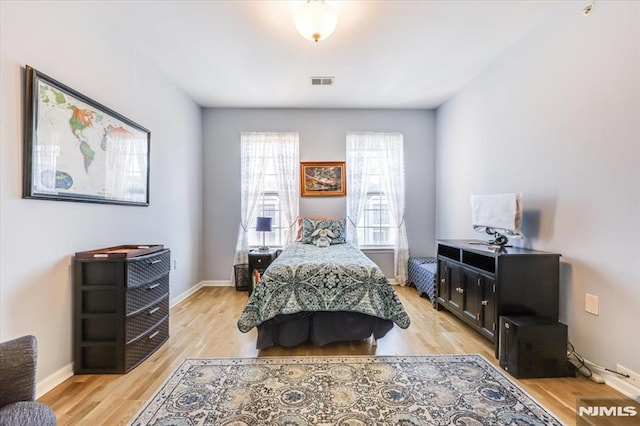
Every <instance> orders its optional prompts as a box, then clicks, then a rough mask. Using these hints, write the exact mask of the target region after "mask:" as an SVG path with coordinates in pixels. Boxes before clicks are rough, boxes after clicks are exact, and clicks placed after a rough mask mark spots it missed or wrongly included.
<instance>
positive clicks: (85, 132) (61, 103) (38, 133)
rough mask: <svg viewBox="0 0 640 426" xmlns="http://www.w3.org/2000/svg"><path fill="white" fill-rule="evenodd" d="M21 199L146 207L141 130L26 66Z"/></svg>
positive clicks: (145, 133) (145, 144)
mask: <svg viewBox="0 0 640 426" xmlns="http://www.w3.org/2000/svg"><path fill="white" fill-rule="evenodd" d="M25 74H26V84H25V86H26V94H25V102H26V113H25V132H24V135H25V140H24V188H23V198H38V199H48V200H59V201H83V202H93V203H107V204H125V205H130V206H148V205H149V144H150V140H151V133H150V132H149V130H147V129H145V128H144V127H142V126H140V125H138V124H136V123H134V122H133V121H131V120H129V119H128V118H126V117H124V116H122V115H120V114H118V113H117V112H115V111H113V110H111V109H109V108H107V107H106V106H104V105H101V104H99V103H98V102H96V101H94V100H92V99H90V98H88V97H87V96H85V95H83V94H81V93H79V92H77V91H75V90H73V89H71V88H70V87H68V86H66V85H64V84H62V83H60V82H58V81H56V80H54V79H53V78H51V77H48V76H47V75H45V74H43V73H41V72H40V71H37V70H35V69H33V68H31V67H30V66H28V65H27V66H26V68H25Z"/></svg>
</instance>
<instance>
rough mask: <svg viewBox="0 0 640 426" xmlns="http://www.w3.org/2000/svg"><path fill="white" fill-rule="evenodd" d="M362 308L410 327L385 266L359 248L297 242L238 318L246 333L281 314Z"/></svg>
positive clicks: (264, 278) (263, 280)
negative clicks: (374, 260) (381, 268)
mask: <svg viewBox="0 0 640 426" xmlns="http://www.w3.org/2000/svg"><path fill="white" fill-rule="evenodd" d="M310 311H314V312H315V311H325V312H326V311H332V312H335V311H342V312H359V313H363V314H368V315H372V316H375V317H379V318H382V319H388V320H391V321H393V322H394V323H396V324H397V325H398V326H399V327H400V328H407V327H409V323H410V320H409V316H408V315H407V313H406V311H405V310H404V308H403V307H402V304H401V303H400V300H399V299H398V296H397V295H396V293H395V291H394V290H393V288H392V287H391V285H390V284H389V281H388V280H387V278H386V277H385V276H384V274H383V273H382V271H381V270H380V268H378V266H377V265H376V264H375V263H374V262H373V261H372V260H370V259H369V258H368V257H367V256H365V255H364V253H362V251H360V250H359V249H358V248H356V247H355V246H353V245H351V244H349V243H346V244H335V245H331V246H329V247H323V248H318V247H316V246H315V245H313V244H303V243H293V244H290V245H289V246H287V248H286V249H285V250H284V251H283V252H282V254H281V255H280V256H279V257H278V258H277V259H276V260H275V261H274V262H273V263H272V264H271V266H269V268H268V269H267V270H266V271H265V272H264V274H263V276H262V278H261V279H260V282H259V283H258V285H256V288H255V289H254V291H253V293H252V294H251V297H250V298H249V302H248V303H247V305H246V306H245V308H244V310H243V311H242V314H241V315H240V318H239V319H238V329H240V331H242V332H243V333H246V332H248V331H249V330H251V329H252V328H253V327H257V326H259V325H260V324H262V323H263V322H265V321H267V320H270V319H272V318H274V317H276V316H278V315H282V314H295V313H299V312H310Z"/></svg>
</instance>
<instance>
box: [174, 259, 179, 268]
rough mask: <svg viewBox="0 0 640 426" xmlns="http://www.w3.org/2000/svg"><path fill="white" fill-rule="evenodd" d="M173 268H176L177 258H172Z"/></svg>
mask: <svg viewBox="0 0 640 426" xmlns="http://www.w3.org/2000/svg"><path fill="white" fill-rule="evenodd" d="M173 269H178V259H173Z"/></svg>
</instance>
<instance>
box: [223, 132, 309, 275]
mask: <svg viewBox="0 0 640 426" xmlns="http://www.w3.org/2000/svg"><path fill="white" fill-rule="evenodd" d="M240 143H241V148H240V152H241V154H240V158H241V161H242V163H241V167H240V174H241V178H240V179H241V189H240V194H241V195H240V199H241V201H240V227H239V229H238V242H237V244H236V253H235V256H234V260H233V264H234V265H237V264H241V263H247V262H248V252H249V239H248V231H249V228H250V227H251V224H252V223H255V221H256V217H257V207H258V205H259V198H260V195H261V194H262V190H263V187H264V180H265V179H264V175H265V167H264V161H265V158H267V157H268V156H271V157H273V158H275V161H276V167H275V170H276V173H277V176H276V180H277V182H278V195H279V196H280V198H281V200H282V207H283V208H284V209H285V216H286V218H287V220H288V221H290V223H293V222H294V221H295V218H296V217H297V214H298V192H297V183H296V182H297V177H296V176H297V174H296V171H297V168H298V133H292V132H288V133H277V132H243V133H241V134H240ZM287 179H288V181H287ZM292 180H293V182H292Z"/></svg>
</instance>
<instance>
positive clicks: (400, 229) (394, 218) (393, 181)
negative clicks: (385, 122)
mask: <svg viewBox="0 0 640 426" xmlns="http://www.w3.org/2000/svg"><path fill="white" fill-rule="evenodd" d="M358 151H359V152H358ZM347 153H348V154H347V158H348V161H350V162H349V166H348V169H349V172H348V173H349V177H350V178H352V179H353V178H355V179H356V186H355V187H354V182H353V181H350V182H349V187H350V189H349V196H348V197H347V198H348V199H347V212H348V214H349V216H350V217H351V219H353V220H350V222H352V223H351V226H352V229H353V231H354V232H353V233H357V231H356V230H355V226H354V224H357V223H358V221H357V220H359V217H360V215H361V214H362V211H363V210H364V205H365V203H366V197H367V189H366V179H368V176H369V175H370V173H371V172H372V170H371V166H370V163H369V165H368V160H367V158H368V157H369V156H375V157H377V159H378V161H376V164H377V167H379V170H377V172H378V173H379V174H380V183H381V185H382V190H383V192H384V195H385V198H386V199H387V203H388V205H389V211H390V214H391V223H392V225H393V226H394V227H396V228H397V233H396V239H395V243H394V250H393V253H394V256H393V267H394V277H395V280H396V281H397V282H398V283H399V284H402V285H405V284H406V283H407V262H408V260H409V243H408V240H407V230H406V227H405V223H404V204H405V182H404V174H405V173H404V137H403V135H402V134H401V133H348V134H347ZM360 167H362V170H360V169H359V168H360ZM354 168H355V170H354ZM358 175H359V176H358ZM363 180H364V181H365V182H362V181H363ZM354 189H355V192H353V191H354ZM347 235H349V234H347ZM356 241H357V237H356Z"/></svg>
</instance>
